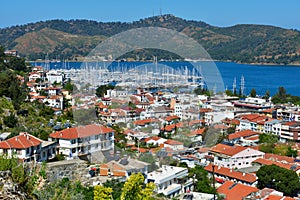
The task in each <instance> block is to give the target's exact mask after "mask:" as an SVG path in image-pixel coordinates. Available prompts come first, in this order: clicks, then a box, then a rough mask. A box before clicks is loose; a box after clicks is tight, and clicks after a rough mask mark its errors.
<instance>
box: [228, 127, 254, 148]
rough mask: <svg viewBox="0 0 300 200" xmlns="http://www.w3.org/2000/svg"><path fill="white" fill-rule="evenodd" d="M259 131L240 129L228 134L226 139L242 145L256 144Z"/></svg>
mask: <svg viewBox="0 0 300 200" xmlns="http://www.w3.org/2000/svg"><path fill="white" fill-rule="evenodd" d="M259 135H260V133H259V132H256V131H252V130H242V131H238V132H235V133H232V134H229V135H228V141H230V142H232V143H234V144H241V145H242V146H254V145H255V146H256V145H257V144H258V140H259Z"/></svg>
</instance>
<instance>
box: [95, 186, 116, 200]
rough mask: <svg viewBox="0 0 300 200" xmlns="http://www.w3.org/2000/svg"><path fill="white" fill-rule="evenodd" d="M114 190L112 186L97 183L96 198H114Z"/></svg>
mask: <svg viewBox="0 0 300 200" xmlns="http://www.w3.org/2000/svg"><path fill="white" fill-rule="evenodd" d="M112 192H113V190H112V189H111V188H110V187H104V186H102V185H96V186H95V187H94V200H109V199H112Z"/></svg>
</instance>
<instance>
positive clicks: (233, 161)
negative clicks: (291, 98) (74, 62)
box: [0, 66, 300, 200]
mask: <svg viewBox="0 0 300 200" xmlns="http://www.w3.org/2000/svg"><path fill="white" fill-rule="evenodd" d="M31 70H32V72H30V73H29V81H28V82H27V87H28V90H29V91H30V93H29V97H28V101H30V102H32V103H34V102H39V103H42V104H44V105H46V106H47V107H49V108H51V109H52V110H53V111H54V117H53V118H52V119H51V120H49V123H48V125H47V126H48V127H49V129H50V130H51V132H49V133H48V138H47V140H42V139H39V138H38V137H36V136H33V135H32V134H31V133H27V132H20V133H19V134H18V135H16V136H13V137H9V135H10V133H7V132H5V133H4V132H3V133H1V135H3V137H1V141H0V154H1V155H5V156H8V157H16V158H17V159H18V160H19V161H21V162H23V163H31V162H36V163H42V162H49V163H51V162H60V161H58V160H57V158H58V157H59V158H61V159H63V160H66V161H70V162H71V161H72V160H75V161H76V159H80V160H84V161H86V162H88V163H90V164H91V166H90V167H89V168H88V170H89V174H87V175H89V179H90V180H92V181H93V184H97V183H98V184H100V183H101V184H102V183H105V182H106V181H110V180H118V181H120V182H125V181H126V180H127V179H128V178H129V177H130V175H131V174H135V173H141V174H143V176H144V177H145V180H144V183H154V185H155V190H154V193H155V194H157V195H159V194H160V195H162V196H164V197H165V198H170V199H171V198H177V197H180V198H181V197H182V199H184V198H183V197H184V196H185V197H187V196H186V195H188V196H189V198H190V199H197V198H199V197H200V196H201V195H202V196H201V197H203V199H204V198H206V197H207V199H216V194H218V195H219V196H218V199H219V198H221V197H222V198H224V199H234V200H235V199H255V198H256V199H257V198H258V199H275V198H276V199H299V190H298V191H296V193H289V195H293V196H292V197H289V196H288V195H287V193H285V192H283V191H280V190H276V188H274V187H271V188H268V187H264V188H261V187H260V185H259V184H260V182H259V176H258V175H257V173H258V172H259V170H260V169H261V168H263V166H273V165H275V166H278V167H280V168H284V169H286V170H289V171H292V172H295V173H296V174H297V175H298V178H299V174H300V122H299V116H300V107H299V106H294V105H290V104H283V105H274V104H272V102H271V101H270V100H269V99H263V98H261V97H245V98H244V99H243V100H240V99H239V98H236V97H230V96H227V95H226V94H218V95H217V94H212V95H209V96H207V95H205V94H195V93H193V92H173V91H167V90H163V88H156V90H155V91H151V90H150V88H141V87H137V88H135V89H133V90H128V89H124V88H122V87H121V86H119V87H114V88H113V89H107V90H105V92H104V94H103V95H100V96H97V95H95V94H90V93H76V92H75V90H74V91H72V90H67V89H66V87H65V85H66V84H70V81H74V80H71V79H70V78H68V77H72V75H70V74H68V73H71V72H68V71H59V70H56V71H55V70H51V71H46V70H45V69H43V68H42V67H39V66H37V67H33V68H32V69H31ZM177 90H178V88H177ZM66 112H73V119H71V118H70V119H68V120H60V121H58V120H57V119H59V117H60V116H62V115H63V113H66ZM75 115H76V116H75ZM76 120H77V121H76ZM1 135H0V136H1ZM7 138H8V139H7ZM198 167H200V168H201V170H203V171H204V172H205V173H206V174H207V176H206V178H207V180H208V181H209V182H207V183H206V184H207V187H211V188H213V190H215V191H216V192H215V193H213V192H208V190H207V191H205V190H203V189H201V188H199V187H200V186H197V182H199V183H200V182H201V180H200V177H197V176H198V175H196V174H193V169H198ZM201 176H202V177H203V174H202V175H201ZM206 178H205V179H206ZM265 191H268V192H265ZM293 192H294V191H293ZM206 195H208V196H206ZM210 195H212V196H210Z"/></svg>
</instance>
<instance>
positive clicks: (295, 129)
mask: <svg viewBox="0 0 300 200" xmlns="http://www.w3.org/2000/svg"><path fill="white" fill-rule="evenodd" d="M279 138H280V141H282V142H287V141H293V142H300V122H296V121H291V122H283V123H282V124H281V132H280V135H279Z"/></svg>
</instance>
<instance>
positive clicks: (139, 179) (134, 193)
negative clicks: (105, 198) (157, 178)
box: [121, 173, 155, 200]
mask: <svg viewBox="0 0 300 200" xmlns="http://www.w3.org/2000/svg"><path fill="white" fill-rule="evenodd" d="M154 189H155V185H154V183H147V184H146V186H144V176H143V175H142V174H141V173H138V174H132V175H131V176H130V177H129V178H128V180H127V181H126V182H125V184H124V187H123V190H122V194H121V200H148V199H151V196H152V194H153V190H154Z"/></svg>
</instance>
